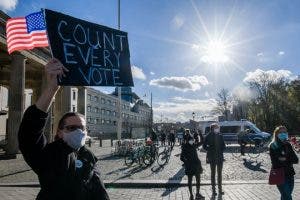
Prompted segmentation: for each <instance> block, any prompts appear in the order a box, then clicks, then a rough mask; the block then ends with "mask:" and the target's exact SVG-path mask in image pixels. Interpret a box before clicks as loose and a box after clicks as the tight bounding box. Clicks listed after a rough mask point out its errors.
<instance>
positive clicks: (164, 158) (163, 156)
mask: <svg viewBox="0 0 300 200" xmlns="http://www.w3.org/2000/svg"><path fill="white" fill-rule="evenodd" d="M167 162H168V153H167V152H161V153H159V154H158V158H157V163H158V165H159V166H163V165H165V164H166V163H167Z"/></svg>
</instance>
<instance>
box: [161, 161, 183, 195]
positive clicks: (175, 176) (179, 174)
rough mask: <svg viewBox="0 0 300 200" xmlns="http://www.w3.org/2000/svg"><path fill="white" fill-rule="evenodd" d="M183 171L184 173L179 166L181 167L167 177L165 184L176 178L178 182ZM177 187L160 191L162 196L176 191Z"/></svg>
mask: <svg viewBox="0 0 300 200" xmlns="http://www.w3.org/2000/svg"><path fill="white" fill-rule="evenodd" d="M184 175H185V173H184V167H181V169H180V170H179V171H178V172H177V173H176V174H175V175H174V176H172V177H170V178H169V180H168V182H167V184H168V183H169V182H171V181H172V180H177V181H178V182H180V181H181V180H182V178H183V177H184ZM177 189H178V187H175V188H166V191H164V193H162V195H161V196H162V197H165V196H168V195H169V194H170V193H172V192H174V191H176V190H177Z"/></svg>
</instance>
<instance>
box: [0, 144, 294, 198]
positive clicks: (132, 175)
mask: <svg viewBox="0 0 300 200" xmlns="http://www.w3.org/2000/svg"><path fill="white" fill-rule="evenodd" d="M109 144H110V142H109V141H105V142H104V144H103V145H104V147H99V144H98V143H94V144H93V145H92V147H91V150H92V151H93V152H94V153H95V155H96V156H97V157H98V158H99V161H98V167H99V168H100V170H101V173H102V174H101V175H102V178H103V180H104V181H105V183H106V184H107V186H108V191H109V194H110V197H111V198H112V199H188V196H189V195H188V189H187V186H186V183H187V177H186V176H185V174H184V168H183V167H182V162H181V161H180V151H181V150H180V146H175V148H174V150H173V151H172V154H171V159H170V161H169V163H168V164H166V165H165V166H164V167H159V165H158V164H157V163H156V162H155V163H153V164H152V165H151V166H149V167H145V166H140V165H138V164H134V165H133V166H131V167H128V166H126V165H124V158H123V157H118V156H112V154H111V152H112V148H111V147H110V145H109ZM198 153H199V157H200V159H201V162H202V165H203V168H204V173H203V174H202V176H201V184H202V185H201V192H202V193H203V194H204V195H205V196H206V197H207V198H206V199H211V187H210V170H209V165H208V164H206V162H205V155H206V154H205V152H203V151H201V150H200V151H198ZM270 167H271V163H270V158H269V155H268V153H267V152H265V153H263V154H261V155H260V156H259V157H258V158H251V157H249V156H248V155H246V156H243V157H236V156H233V154H232V153H231V147H230V146H228V148H227V150H226V152H225V163H224V168H223V180H224V190H225V196H223V197H222V199H264V200H265V199H270V200H275V199H279V192H278V190H277V188H276V187H275V186H270V185H268V184H267V178H268V174H269V170H270ZM294 168H295V171H296V174H297V175H296V183H295V189H294V194H293V195H294V199H297V198H298V199H300V198H299V196H300V166H299V164H298V165H294ZM9 183H12V184H11V185H10V186H4V185H5V184H6V185H7V184H9ZM13 184H15V185H13ZM28 186H30V187H28ZM38 191H39V187H38V180H37V176H36V175H35V174H34V173H33V172H32V170H30V168H29V166H28V165H27V164H26V163H25V162H24V160H23V158H22V156H21V155H18V158H17V159H11V160H0V196H1V197H0V199H1V200H2V199H3V200H8V199H16V200H17V199H24V200H27V199H28V200H29V199H34V197H35V196H36V194H37V193H38ZM217 199H218V198H217ZM219 199H220V198H219Z"/></svg>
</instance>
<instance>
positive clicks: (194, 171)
mask: <svg viewBox="0 0 300 200" xmlns="http://www.w3.org/2000/svg"><path fill="white" fill-rule="evenodd" d="M185 132H186V133H189V129H187V130H186V131H185ZM187 140H188V142H187V143H184V144H183V145H182V152H181V155H180V160H181V161H183V162H184V167H185V174H186V175H187V176H188V187H189V192H190V199H194V195H193V190H192V182H193V176H195V177H196V199H204V197H203V196H202V195H201V194H200V174H202V172H203V169H202V165H201V162H200V160H199V157H198V154H197V148H198V147H199V146H200V145H201V144H202V142H203V141H201V142H198V143H195V139H194V138H193V136H192V135H191V134H189V136H188V137H187Z"/></svg>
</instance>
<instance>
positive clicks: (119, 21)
mask: <svg viewBox="0 0 300 200" xmlns="http://www.w3.org/2000/svg"><path fill="white" fill-rule="evenodd" d="M120 4H121V2H120V0H118V30H120V28H121V24H120V23H121V17H120V13H121V5H120ZM121 95H122V94H121V87H118V100H119V101H118V111H119V112H118V113H119V120H118V127H117V138H118V140H120V139H121V132H122V97H121Z"/></svg>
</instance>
